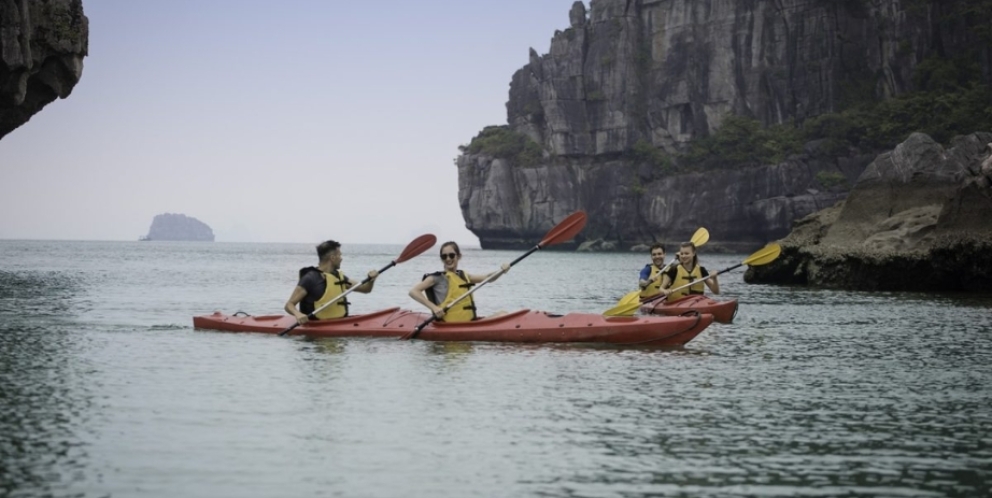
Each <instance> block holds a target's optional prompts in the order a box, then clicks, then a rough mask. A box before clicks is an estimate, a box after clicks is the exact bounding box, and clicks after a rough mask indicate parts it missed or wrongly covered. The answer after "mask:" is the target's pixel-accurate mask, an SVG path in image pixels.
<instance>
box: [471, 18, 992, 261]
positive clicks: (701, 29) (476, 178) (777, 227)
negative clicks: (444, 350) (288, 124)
mask: <svg viewBox="0 0 992 498" xmlns="http://www.w3.org/2000/svg"><path fill="white" fill-rule="evenodd" d="M943 8H946V6H944V4H942V3H941V2H937V1H930V2H926V1H921V2H912V5H910V4H909V3H907V2H905V1H901V0H877V1H872V2H867V1H838V2H834V1H826V0H748V1H741V0H592V1H591V2H590V4H589V9H588V10H587V9H586V7H585V6H584V4H583V3H581V2H575V4H573V6H572V8H571V10H570V12H569V20H570V27H568V28H567V29H564V30H561V31H557V32H556V33H555V34H554V37H553V38H552V40H551V47H550V51H549V53H547V54H545V55H538V53H537V52H536V51H534V50H533V49H531V51H530V61H529V63H528V64H527V65H525V66H524V67H523V68H521V69H520V70H518V71H517V72H516V73H515V74H514V75H513V77H512V80H511V83H510V91H509V101H508V102H507V104H506V107H507V123H508V126H509V127H510V128H511V129H512V130H514V131H516V132H520V133H523V134H525V135H527V136H528V137H530V138H531V139H532V140H534V141H535V142H536V143H537V144H539V145H540V146H541V147H542V148H543V150H544V151H545V153H544V155H545V158H544V161H543V164H541V165H539V166H537V167H521V166H520V165H514V164H512V159H509V158H496V157H489V156H485V155H481V154H463V155H462V156H460V157H459V158H458V159H457V165H458V174H459V200H460V202H461V209H462V214H463V217H464V219H465V221H466V226H467V227H468V228H469V230H471V231H473V232H474V233H475V234H476V235H477V236H478V237H479V238H480V241H481V243H482V246H483V247H490V248H511V247H513V248H525V247H529V246H530V245H532V244H533V241H534V240H537V239H539V238H540V236H541V235H542V234H543V233H544V232H545V231H546V230H548V229H549V228H550V227H551V226H553V224H554V222H555V221H558V220H561V219H562V218H563V217H564V216H566V215H567V214H568V213H569V212H571V211H573V210H576V209H585V210H586V211H587V212H588V213H589V215H590V217H589V225H588V226H587V228H586V230H585V231H584V232H583V233H582V234H581V235H580V239H579V240H578V241H577V243H581V242H583V241H585V240H591V239H597V238H603V239H604V240H611V241H614V242H616V244H617V247H618V248H621V249H623V248H627V247H630V246H631V245H633V244H636V243H650V242H654V241H662V242H665V243H668V242H672V243H675V242H678V241H680V240H682V239H685V238H686V237H688V236H689V234H691V233H693V231H694V230H695V229H696V228H698V227H699V226H706V227H707V228H708V229H710V231H711V234H712V239H711V241H710V247H709V250H719V249H720V248H723V249H726V250H743V251H750V250H752V249H756V248H757V247H758V246H760V245H761V244H763V243H765V242H767V241H769V240H772V239H776V238H780V237H782V236H784V235H785V234H786V233H788V231H789V230H790V229H791V228H792V223H793V221H794V220H796V219H799V218H801V217H803V216H805V215H808V214H810V213H812V212H815V211H817V210H819V209H822V208H824V207H826V206H830V205H832V204H834V203H835V202H837V201H838V200H840V199H842V198H844V196H845V195H846V190H847V188H848V186H849V185H850V184H851V183H853V181H854V180H855V179H856V178H857V177H858V176H859V175H860V174H861V171H862V169H863V168H864V167H865V166H866V165H867V164H868V163H869V162H870V161H871V158H872V157H873V156H874V154H871V155H869V156H867V157H857V156H855V157H848V158H836V157H832V156H825V155H823V154H817V153H816V151H815V150H808V151H807V152H806V153H805V154H803V155H802V156H797V157H794V158H790V159H789V160H787V161H785V162H783V163H781V164H776V165H766V166H762V167H755V168H749V169H738V170H732V171H720V172H717V173H708V174H689V175H681V176H671V175H669V174H666V173H663V172H661V171H658V168H653V169H652V168H651V167H649V166H646V165H644V164H638V162H637V161H635V160H632V159H631V156H630V151H631V150H632V149H633V147H634V145H635V144H638V143H648V144H650V145H652V146H654V147H655V148H657V149H658V150H659V151H665V152H666V153H668V154H675V153H678V152H680V151H684V150H685V148H686V146H687V144H688V143H689V142H691V141H692V140H694V139H698V138H700V137H704V136H706V135H708V134H710V133H711V132H712V131H714V130H715V129H717V128H719V126H720V124H721V120H722V119H723V118H724V116H726V115H728V114H736V115H742V116H747V117H752V118H756V119H759V120H761V121H762V122H763V123H764V124H766V125H771V124H781V123H801V122H802V121H803V120H804V119H805V118H807V117H812V116H816V115H819V114H822V113H826V112H833V111H837V110H838V109H839V108H841V107H842V106H843V105H844V102H845V99H846V98H848V97H849V96H851V95H853V94H864V93H867V94H868V95H871V96H874V97H875V98H886V97H889V96H894V95H899V94H901V93H904V92H906V91H908V90H912V85H913V82H912V78H911V75H912V72H913V69H914V68H915V67H916V65H917V64H918V63H919V62H920V61H921V60H922V59H923V57H924V56H925V55H926V53H927V51H928V50H930V49H931V48H932V47H934V46H940V47H942V50H944V52H945V53H947V54H954V53H961V52H963V51H964V50H965V49H966V48H971V45H974V44H975V43H976V42H975V40H972V39H970V38H969V36H972V35H971V34H969V33H970V32H969V30H967V29H963V28H962V27H960V26H949V25H945V24H941V23H940V22H936V21H935V20H936V19H940V16H941V12H942V10H941V9H943ZM986 45H987V43H986ZM988 60H989V58H987V57H986V58H984V59H983V60H982V61H981V64H980V65H981V70H982V71H983V73H984V74H986V75H988V74H989V72H990V69H989V67H988V66H989V63H988ZM814 149H815V147H814ZM821 172H826V173H830V174H832V175H833V176H834V177H835V178H836V177H839V176H840V175H843V177H844V178H846V180H847V185H844V184H843V183H842V184H840V185H831V186H826V185H822V184H821V183H820V182H818V181H817V174H818V173H821ZM535 237H537V239H535Z"/></svg>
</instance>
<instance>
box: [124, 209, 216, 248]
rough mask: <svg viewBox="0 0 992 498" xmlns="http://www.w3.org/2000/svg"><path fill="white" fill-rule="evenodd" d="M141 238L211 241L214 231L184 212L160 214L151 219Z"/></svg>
mask: <svg viewBox="0 0 992 498" xmlns="http://www.w3.org/2000/svg"><path fill="white" fill-rule="evenodd" d="M141 240H185V241H194V242H213V241H214V231H213V230H211V229H210V227H209V226H207V224H206V223H204V222H202V221H200V220H198V219H196V218H192V217H189V216H186V215H184V214H172V213H166V214H160V215H158V216H156V217H155V219H153V220H152V227H151V228H150V229H148V235H146V236H144V237H142V239H141Z"/></svg>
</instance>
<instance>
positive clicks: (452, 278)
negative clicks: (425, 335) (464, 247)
mask: <svg viewBox="0 0 992 498" xmlns="http://www.w3.org/2000/svg"><path fill="white" fill-rule="evenodd" d="M461 259H462V251H461V249H459V248H458V244H456V243H454V242H445V243H444V244H442V245H441V262H442V263H443V264H444V270H443V271H439V272H435V273H428V274H427V275H424V279H423V280H421V281H420V283H419V284H417V285H415V286H413V288H412V289H410V297H412V298H413V300H414V301H417V302H418V303H420V304H422V305H424V306H427V308H429V309H430V310H431V313H434V316H435V317H436V318H437V319H438V320H442V319H443V321H445V322H469V321H472V320H475V319H477V318H478V316H477V315H476V312H475V300H474V299H473V298H472V296H468V297H466V298H465V299H462V300H461V301H458V303H457V304H455V305H454V306H453V307H452V308H451V309H449V310H448V311H447V312H445V310H444V309H445V308H446V307H447V306H448V305H450V304H451V303H453V302H455V300H457V299H458V298H459V297H461V296H462V295H464V294H465V293H466V292H468V291H469V289H471V288H472V286H473V285H475V284H477V283H479V282H482V281H483V280H486V279H487V278H489V277H492V280H490V282H492V281H495V280H496V279H498V278H499V277H500V276H501V275H503V274H504V273H506V272H508V271H510V265H509V263H503V267H502V269H500V270H499V271H496V272H493V273H490V274H489V275H473V274H471V273H467V272H464V271H462V270H459V269H458V261H460V260H461ZM499 314H501V313H497V314H495V315H492V316H497V315H499Z"/></svg>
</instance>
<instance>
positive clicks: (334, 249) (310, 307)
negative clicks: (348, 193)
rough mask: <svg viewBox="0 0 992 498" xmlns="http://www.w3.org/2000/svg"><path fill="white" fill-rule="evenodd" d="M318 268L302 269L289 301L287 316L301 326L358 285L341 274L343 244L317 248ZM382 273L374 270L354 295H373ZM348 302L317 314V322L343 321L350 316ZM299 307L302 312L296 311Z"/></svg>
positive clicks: (329, 244)
mask: <svg viewBox="0 0 992 498" xmlns="http://www.w3.org/2000/svg"><path fill="white" fill-rule="evenodd" d="M317 258H318V261H317V266H316V267H313V266H308V267H306V268H301V269H300V280H299V282H298V283H297V284H296V288H295V289H293V294H292V295H290V296H289V301H286V306H285V310H286V313H289V314H290V315H293V316H294V317H296V321H297V322H299V324H300V325H303V324H305V323H307V322H308V321H310V320H309V318H307V315H309V314H310V313H313V312H314V310H316V309H319V308H320V307H321V306H323V305H324V303H327V302H329V301H331V300H333V299H334V298H336V297H338V296H340V295H341V294H343V293H344V292H345V291H347V290H348V289H350V288H351V287H352V286H354V285H355V283H354V282H352V281H351V279H349V278H348V277H347V276H345V274H344V273H343V272H342V271H341V261H342V259H343V258H342V256H341V244H340V243H339V242H337V241H334V240H326V241H324V242H321V243H320V244H319V245H317ZM378 276H379V272H378V271H376V270H372V271H370V272H369V279H370V280H369V281H368V282H367V283H365V284H363V285H360V286H358V287H356V288H355V292H361V293H363V294H368V293H369V292H372V285H373V284H374V283H375V278H376V277H378ZM349 304H350V303H349V302H348V300H347V298H344V299H339V300H338V301H337V302H335V303H333V304H331V305H330V306H328V307H326V308H324V309H323V310H321V311H320V312H318V313H317V315H316V316H317V318H319V319H321V320H326V319H332V318H342V317H346V316H348V305H349ZM297 305H299V309H297Z"/></svg>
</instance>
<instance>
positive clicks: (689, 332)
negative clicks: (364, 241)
mask: <svg viewBox="0 0 992 498" xmlns="http://www.w3.org/2000/svg"><path fill="white" fill-rule="evenodd" d="M429 317H430V315H428V314H426V313H418V312H414V311H410V310H404V309H400V308H388V309H384V310H380V311H376V312H372V313H368V314H365V315H356V316H351V317H346V318H339V319H336V320H324V321H318V322H311V323H308V324H306V325H301V326H299V327H296V328H295V329H293V331H292V332H290V335H306V336H311V337H383V338H401V337H403V336H406V335H407V334H409V333H410V332H411V331H412V330H413V329H414V328H416V327H417V325H419V324H421V323H423V322H424V321H425V320H427V319H428V318H429ZM713 319H714V317H713V315H709V314H700V313H694V312H690V314H689V315H686V316H636V317H605V316H602V315H598V314H592V313H569V314H566V315H555V314H551V313H546V312H543V311H531V310H526V309H525V310H520V311H516V312H513V313H508V314H506V315H502V316H498V317H493V318H485V319H482V320H476V321H472V322H467V323H443V322H442V323H438V322H432V323H431V324H429V325H427V326H426V327H424V329H423V330H421V331H420V333H419V334H418V335H417V339H420V340H425V341H485V342H521V343H590V344H613V345H621V346H681V345H684V344H686V343H688V342H689V341H691V340H692V339H694V338H695V337H696V336H697V335H699V333H700V332H702V331H703V330H704V329H706V327H708V326H709V325H710V324H711V323H713ZM294 323H296V320H295V319H294V318H293V317H291V316H289V315H261V316H250V315H245V316H239V315H226V314H223V313H220V312H215V313H213V314H210V315H201V316H195V317H193V327H195V328H197V329H205V330H221V331H228V332H263V333H270V334H278V333H279V332H282V331H283V330H286V329H287V328H288V327H290V326H291V325H293V324H294Z"/></svg>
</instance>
